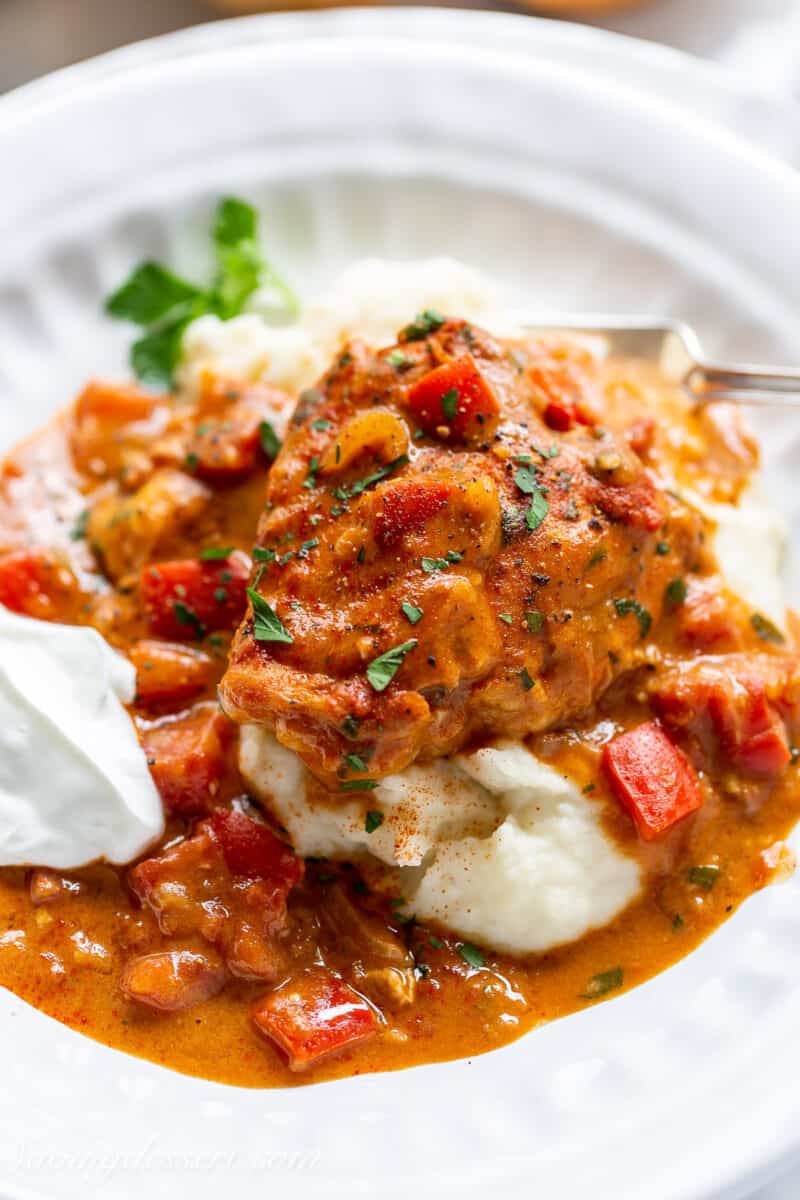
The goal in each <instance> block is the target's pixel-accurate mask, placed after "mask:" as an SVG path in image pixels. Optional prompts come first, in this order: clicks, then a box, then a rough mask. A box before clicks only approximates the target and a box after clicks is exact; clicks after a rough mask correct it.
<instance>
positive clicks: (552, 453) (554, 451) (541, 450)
mask: <svg viewBox="0 0 800 1200" xmlns="http://www.w3.org/2000/svg"><path fill="white" fill-rule="evenodd" d="M533 448H534V450H535V451H536V453H537V454H541V456H542V458H558V455H559V447H558V446H557V445H556V444H555V442H553V445H552V446H547V447H542V446H534V447H533Z"/></svg>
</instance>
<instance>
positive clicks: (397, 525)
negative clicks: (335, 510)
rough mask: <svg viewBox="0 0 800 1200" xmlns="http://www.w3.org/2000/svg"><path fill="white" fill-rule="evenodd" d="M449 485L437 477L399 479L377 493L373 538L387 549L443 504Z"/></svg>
mask: <svg viewBox="0 0 800 1200" xmlns="http://www.w3.org/2000/svg"><path fill="white" fill-rule="evenodd" d="M450 492H451V489H450V487H449V485H448V484H446V483H437V482H436V481H431V482H428V481H422V480H420V481H419V482H418V481H416V480H407V481H406V480H400V481H399V482H398V483H395V484H393V485H392V486H391V487H387V488H384V490H383V491H382V492H381V493H380V494H379V497H378V500H377V503H378V504H379V506H380V507H379V508H378V512H377V514H376V516H375V541H376V542H377V543H378V545H379V546H381V547H383V548H384V549H388V548H390V547H391V546H396V545H398V543H399V542H401V541H402V540H403V536H404V535H405V534H406V533H413V532H416V531H418V530H420V529H422V528H423V527H424V525H425V523H426V521H429V520H430V518H431V517H434V516H436V514H437V512H440V511H441V509H443V508H444V507H445V505H446V504H447V501H448V499H449V498H450Z"/></svg>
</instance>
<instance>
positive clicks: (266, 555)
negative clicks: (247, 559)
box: [253, 546, 276, 563]
mask: <svg viewBox="0 0 800 1200" xmlns="http://www.w3.org/2000/svg"><path fill="white" fill-rule="evenodd" d="M253 558H254V559H255V560H256V562H261V563H271V562H275V558H276V554H275V551H274V550H271V549H270V550H265V549H264V547H263V546H253Z"/></svg>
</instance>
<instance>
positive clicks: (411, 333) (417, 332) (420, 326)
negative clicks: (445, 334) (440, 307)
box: [400, 308, 444, 342]
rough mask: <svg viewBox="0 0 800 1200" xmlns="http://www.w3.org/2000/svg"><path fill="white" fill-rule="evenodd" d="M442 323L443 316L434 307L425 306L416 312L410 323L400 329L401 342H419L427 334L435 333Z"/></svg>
mask: <svg viewBox="0 0 800 1200" xmlns="http://www.w3.org/2000/svg"><path fill="white" fill-rule="evenodd" d="M442 325H444V317H443V316H442V315H441V313H438V312H437V311H436V309H435V308H426V309H423V311H422V312H420V313H417V315H416V317H415V318H414V320H413V321H412V322H411V324H410V325H406V327H405V329H402V330H401V331H400V341H401V342H419V341H421V340H422V339H423V338H426V337H427V336H428V335H429V334H431V333H435V332H436V330H437V329H441V327H442Z"/></svg>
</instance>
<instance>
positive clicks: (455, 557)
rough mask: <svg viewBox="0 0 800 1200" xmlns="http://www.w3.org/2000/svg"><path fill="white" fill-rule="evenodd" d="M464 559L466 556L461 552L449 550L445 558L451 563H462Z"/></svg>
mask: <svg viewBox="0 0 800 1200" xmlns="http://www.w3.org/2000/svg"><path fill="white" fill-rule="evenodd" d="M463 557H464V555H463V554H462V553H461V551H460V550H448V551H447V553H446V554H445V558H446V559H447V561H448V562H449V563H457V562H461V560H462V558H463Z"/></svg>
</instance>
